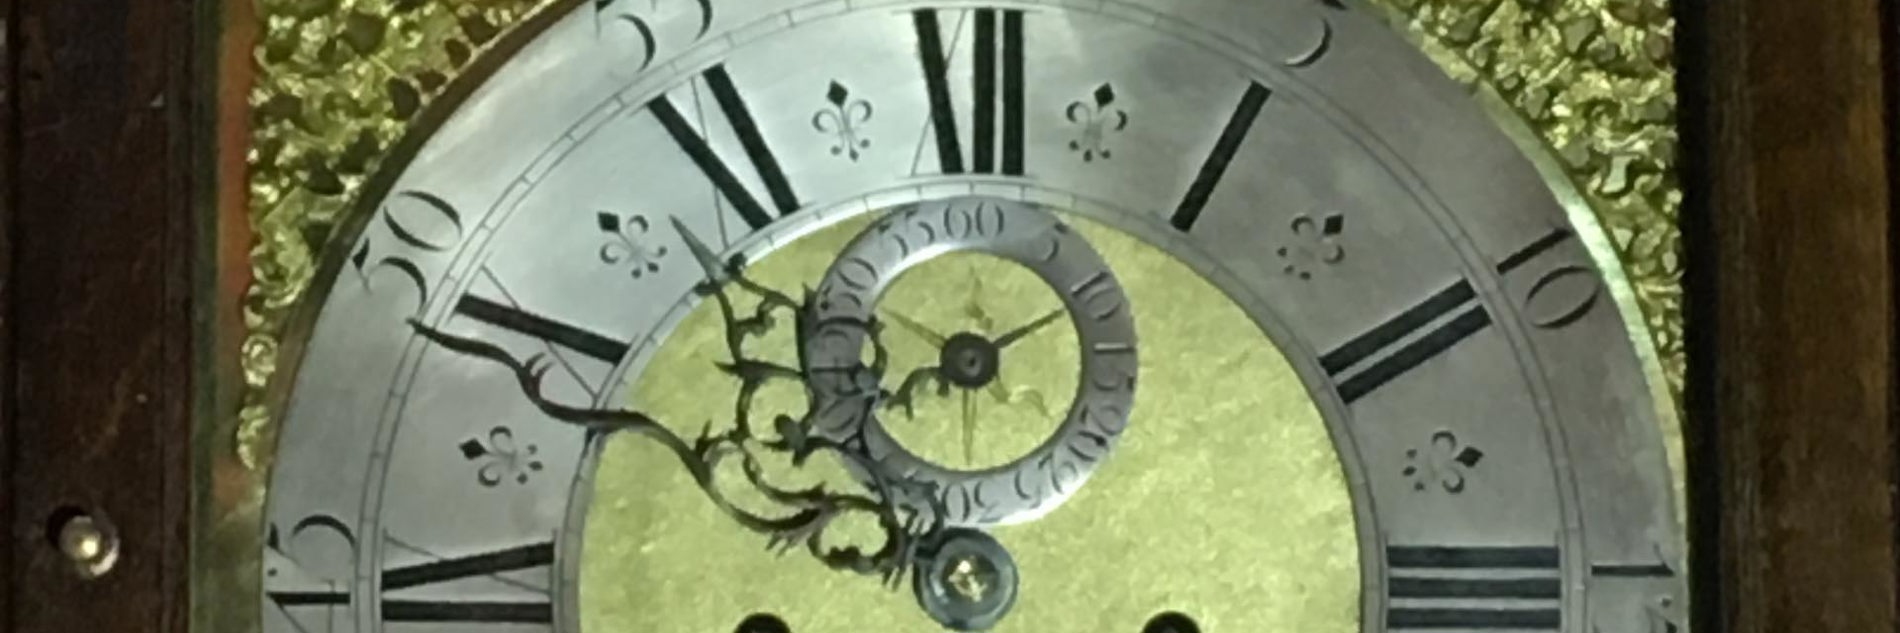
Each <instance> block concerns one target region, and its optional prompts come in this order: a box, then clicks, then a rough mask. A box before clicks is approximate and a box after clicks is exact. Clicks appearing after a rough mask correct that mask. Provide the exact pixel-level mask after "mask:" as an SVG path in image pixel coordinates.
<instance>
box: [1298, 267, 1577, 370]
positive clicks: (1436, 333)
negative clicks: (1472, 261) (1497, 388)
mask: <svg viewBox="0 0 1900 633" xmlns="http://www.w3.org/2000/svg"><path fill="white" fill-rule="evenodd" d="M1570 237H1571V234H1570V232H1569V231H1564V230H1556V231H1552V232H1551V233H1549V234H1546V235H1545V236H1543V237H1541V238H1539V239H1538V240H1537V241H1536V242H1533V243H1531V245H1529V246H1526V247H1524V248H1523V249H1522V250H1519V251H1517V252H1515V253H1512V254H1511V255H1510V256H1509V257H1506V258H1504V260H1503V261H1502V262H1499V263H1498V266H1497V270H1498V274H1500V275H1502V274H1506V273H1509V272H1511V271H1512V270H1515V269H1516V268H1517V267H1519V266H1522V265H1523V264H1524V263H1525V262H1528V261H1530V260H1531V259H1533V258H1536V257H1537V256H1538V255H1540V254H1542V253H1544V252H1545V251H1548V250H1550V249H1551V248H1552V247H1554V246H1556V245H1557V244H1560V243H1562V242H1563V241H1564V240H1567V239H1569V238H1570ZM1476 298H1477V292H1476V291H1475V290H1473V289H1472V287H1471V281H1470V280H1467V279H1459V280H1458V281H1456V282H1454V283H1452V284H1451V285H1450V286H1447V287H1445V288H1444V289H1442V290H1439V291H1438V292H1436V293H1433V294H1432V296H1430V297H1428V298H1426V299H1425V300H1424V301H1423V302H1420V303H1418V304H1416V305H1413V306H1412V307H1410V308H1407V309H1406V310H1405V311H1404V312H1400V313H1399V314H1398V316H1395V317H1393V318H1392V319H1391V320H1389V321H1386V322H1384V323H1381V324H1379V325H1377V326H1375V327H1373V328H1372V329H1371V330H1368V331H1366V333H1364V334H1361V335H1359V336H1358V337H1355V338H1353V339H1352V340H1350V341H1347V342H1346V343H1345V344H1344V345H1340V346H1339V347H1338V348H1335V349H1334V350H1333V351H1331V352H1327V353H1326V354H1325V355H1324V356H1321V357H1320V367H1322V368H1324V369H1325V370H1326V373H1327V374H1328V375H1331V376H1332V377H1333V379H1334V381H1335V384H1336V385H1337V389H1338V390H1339V397H1340V398H1341V399H1343V400H1345V401H1346V403H1347V404H1351V403H1353V402H1354V401H1357V400H1358V399H1360V398H1362V397H1365V396H1366V394H1370V393H1372V392H1373V391H1375V390H1377V389H1378V388H1379V387H1382V386H1385V384H1386V383H1389V382H1391V381H1392V380H1393V379H1394V378H1398V377H1399V376H1401V375H1404V374H1405V373H1406V372H1409V371H1411V370H1413V369H1415V368H1417V367H1418V366H1419V365H1423V364H1425V362H1426V361H1429V360H1431V359H1432V358H1434V357H1436V356H1438V355H1439V354H1441V353H1444V352H1445V350H1448V349H1451V348H1452V346H1454V345H1457V344H1458V343H1459V342H1461V341H1463V340H1465V339H1467V338H1470V337H1471V335H1473V334H1476V333H1478V332H1480V331H1482V330H1484V329H1485V328H1487V327H1490V325H1491V313H1489V312H1487V311H1485V309H1484V306H1483V305H1480V304H1478V303H1476V302H1475V299H1476ZM1388 350H1389V353H1387V352H1388ZM1382 353H1383V354H1384V355H1383V356H1380V354H1382ZM1375 356H1378V357H1379V358H1378V359H1377V360H1370V359H1372V358H1373V357H1375ZM1369 360H1370V362H1367V361H1369Z"/></svg>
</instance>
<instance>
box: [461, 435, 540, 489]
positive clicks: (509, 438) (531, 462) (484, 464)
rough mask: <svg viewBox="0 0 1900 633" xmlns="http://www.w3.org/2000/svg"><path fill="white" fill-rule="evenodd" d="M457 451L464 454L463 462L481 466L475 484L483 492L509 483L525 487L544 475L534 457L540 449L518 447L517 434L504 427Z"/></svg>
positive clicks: (472, 440)
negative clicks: (541, 474) (537, 474)
mask: <svg viewBox="0 0 1900 633" xmlns="http://www.w3.org/2000/svg"><path fill="white" fill-rule="evenodd" d="M457 448H459V449H461V450H462V458H463V459H466V460H468V461H471V462H481V466H480V468H478V469H476V471H475V481H476V482H478V483H480V484H481V485H482V487H484V488H493V487H495V486H499V485H501V482H503V481H507V480H509V479H513V480H515V483H518V484H523V485H526V484H527V483H528V477H529V475H530V474H533V473H538V472H541V469H542V467H543V465H542V463H541V460H538V459H535V458H534V455H535V453H536V452H539V451H540V449H539V448H538V447H536V446H535V445H533V444H526V445H517V444H515V432H514V431H513V430H510V429H509V428H508V427H505V426H498V427H495V428H494V429H493V430H490V431H489V432H488V437H487V438H486V439H482V438H470V439H468V440H467V441H464V442H462V443H461V444H460V445H458V446H457Z"/></svg>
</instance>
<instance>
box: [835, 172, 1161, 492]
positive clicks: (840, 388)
mask: <svg viewBox="0 0 1900 633" xmlns="http://www.w3.org/2000/svg"><path fill="white" fill-rule="evenodd" d="M959 251H975V252H981V253H987V254H990V255H995V256H998V257H1001V258H1003V259H1006V260H1009V261H1012V262H1015V263H1017V264H1020V265H1022V266H1024V267H1027V268H1028V269H1030V270H1031V271H1033V272H1035V273H1036V275H1037V276H1039V277H1040V278H1041V279H1042V280H1043V282H1044V283H1047V284H1049V286H1050V287H1051V288H1053V289H1055V290H1056V292H1057V294H1059V295H1060V296H1061V297H1062V302H1063V306H1064V308H1065V309H1066V310H1067V311H1068V313H1069V316H1070V320H1071V321H1072V322H1073V323H1074V325H1075V329H1076V335H1077V338H1078V342H1079V344H1080V345H1081V347H1082V350H1083V357H1082V367H1081V376H1080V380H1079V381H1078V383H1077V389H1076V394H1075V397H1074V400H1073V401H1072V403H1071V404H1070V406H1069V409H1068V413H1067V415H1065V416H1064V418H1063V420H1062V423H1061V425H1060V426H1059V427H1058V429H1057V430H1056V432H1055V433H1054V434H1053V435H1052V436H1050V438H1049V439H1048V440H1047V441H1045V442H1043V443H1042V445H1040V446H1038V447H1036V448H1035V449H1034V450H1031V451H1030V452H1029V453H1028V454H1026V455H1023V456H1021V457H1019V458H1017V459H1015V460H1013V461H1011V462H1009V463H1007V464H1004V465H1002V466H998V467H995V468H988V469H982V470H974V471H965V470H953V469H950V468H946V467H944V466H942V465H940V464H936V463H933V462H931V461H929V460H926V459H924V458H922V457H919V456H918V455H917V454H916V453H914V452H912V451H910V450H909V449H907V448H905V447H904V446H903V445H902V444H900V443H899V442H898V441H897V440H896V439H895V438H894V437H892V435H891V433H890V431H889V430H888V429H886V428H885V427H884V424H883V422H882V421H880V420H879V418H878V416H877V414H876V413H875V412H874V411H865V410H863V409H860V408H856V407H847V406H832V402H831V401H833V400H836V401H840V402H841V401H842V400H843V399H845V398H852V397H856V396H855V393H856V385H855V384H854V383H853V381H852V379H851V377H850V376H849V375H848V374H847V373H845V372H838V371H823V370H824V369H827V368H854V367H856V366H858V364H859V362H858V359H859V357H860V355H861V354H862V349H863V347H864V345H865V342H866V341H865V328H863V327H862V326H860V325H858V324H862V323H868V322H871V320H872V319H873V314H874V313H875V308H876V306H877V302H878V298H879V297H880V296H881V295H883V293H884V291H885V290H886V289H887V288H889V287H890V285H891V284H892V283H894V282H896V281H897V280H898V278H899V277H900V276H901V275H903V273H904V271H905V270H908V269H910V268H911V267H914V266H917V265H918V264H922V263H924V262H925V261H929V260H930V259H932V258H935V257H938V256H940V255H944V254H947V253H953V252H959ZM816 300H817V302H816V304H815V308H816V312H815V314H814V315H813V321H814V323H815V325H814V327H815V330H814V331H813V333H812V334H811V336H809V337H807V338H806V341H805V343H804V345H803V347H804V350H803V351H804V353H803V354H802V356H803V357H804V362H805V363H806V369H807V373H808V374H809V375H811V376H812V381H813V383H814V384H813V385H812V389H811V392H812V395H813V397H814V398H815V400H814V402H813V409H814V410H815V411H817V412H819V413H818V414H817V417H816V418H815V419H814V420H813V432H814V433H815V434H817V435H819V436H821V437H825V438H827V439H829V440H831V441H834V442H839V443H841V444H846V445H849V444H850V443H851V442H853V441H861V442H862V449H863V450H864V452H865V455H866V457H868V458H869V461H870V462H871V463H874V464H877V466H878V467H879V468H880V469H882V470H883V471H884V472H883V473H881V474H882V475H883V476H884V477H891V478H897V479H903V480H910V481H914V482H919V483H927V484H931V487H932V488H934V489H935V494H936V495H938V500H939V501H940V507H942V508H943V512H944V513H945V516H944V517H942V518H943V520H944V522H945V523H946V524H948V525H952V526H961V527H985V526H992V525H1008V524H1013V523H1022V522H1025V521H1030V520H1033V519H1036V518H1038V517H1040V516H1042V515H1044V514H1046V513H1048V512H1049V511H1050V510H1053V509H1054V508H1055V507H1056V506H1058V505H1061V503H1062V502H1063V501H1064V500H1066V499H1068V497H1069V496H1070V495H1071V494H1073V493H1074V492H1075V490H1076V489H1077V488H1078V487H1080V486H1081V485H1082V484H1083V482H1085V481H1086V480H1087V479H1088V477H1089V475H1090V473H1092V472H1094V470H1095V468H1096V467H1097V466H1098V465H1099V464H1100V463H1101V462H1102V460H1103V459H1105V458H1106V457H1107V456H1108V453H1109V452H1110V450H1112V449H1113V448H1114V444H1115V440H1116V438H1118V437H1119V436H1120V435H1121V433H1122V430H1123V429H1125V428H1126V427H1127V425H1128V414H1129V412H1130V410H1131V409H1132V408H1133V406H1134V398H1135V375H1136V371H1137V370H1136V364H1137V363H1136V360H1137V359H1136V352H1135V344H1136V341H1135V323H1134V318H1133V316H1132V315H1131V314H1130V312H1129V309H1128V305H1127V297H1126V295H1124V293H1123V292H1122V290H1121V286H1120V285H1119V284H1118V283H1117V282H1116V280H1115V275H1114V273H1113V272H1111V271H1110V270H1109V269H1108V265H1107V264H1106V263H1104V262H1103V261H1102V257H1101V255H1099V254H1098V253H1096V252H1095V250H1094V249H1093V248H1091V247H1090V246H1089V244H1088V242H1086V241H1085V240H1083V239H1082V237H1081V236H1080V235H1078V234H1077V233H1076V232H1075V231H1073V230H1071V229H1070V228H1069V227H1068V226H1067V225H1065V224H1063V223H1062V222H1061V221H1060V220H1058V219H1056V217H1055V216H1054V215H1053V214H1051V213H1049V212H1047V211H1044V210H1042V209H1041V208H1040V207H1038V206H1035V205H1032V204H1026V203H1021V202H1014V201H1009V200H1003V199H998V198H982V197H966V198H952V199H949V200H939V201H931V202H924V203H919V204H914V205H910V206H908V207H907V208H902V209H898V210H895V211H893V212H891V213H890V214H889V215H886V216H885V217H884V218H883V219H881V220H879V221H877V222H876V223H874V224H873V225H872V226H871V227H870V228H869V229H867V230H865V231H864V232H863V233H861V234H859V235H858V237H857V238H856V239H854V240H853V241H852V242H851V244H850V245H848V246H846V247H845V250H844V252H842V253H840V254H839V256H838V259H837V260H836V261H835V262H834V263H833V264H832V266H831V268H830V269H829V270H828V271H827V272H826V274H825V279H824V281H823V282H822V283H820V284H819V286H818V289H817V296H816ZM857 474H858V475H859V476H860V477H867V478H869V477H870V476H871V474H870V473H857ZM918 505H922V504H918Z"/></svg>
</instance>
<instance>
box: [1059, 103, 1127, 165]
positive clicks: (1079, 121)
mask: <svg viewBox="0 0 1900 633" xmlns="http://www.w3.org/2000/svg"><path fill="white" fill-rule="evenodd" d="M1114 106H1115V87H1114V86H1111V85H1109V84H1102V85H1101V87H1098V88H1096V89H1095V93H1094V94H1092V95H1091V96H1090V100H1089V101H1080V100H1078V101H1075V102H1074V103H1070V104H1069V109H1068V112H1067V115H1068V118H1069V122H1070V123H1074V124H1076V125H1079V126H1081V127H1082V135H1081V136H1080V137H1078V138H1076V139H1075V140H1072V141H1069V150H1070V151H1074V152H1080V153H1081V154H1082V162H1085V163H1086V162H1094V160H1095V159H1096V158H1097V157H1099V158H1101V159H1102V160H1108V159H1109V158H1113V157H1114V154H1112V153H1111V150H1109V148H1108V147H1107V146H1106V145H1105V143H1106V142H1107V140H1108V139H1107V136H1108V134H1109V133H1110V132H1120V131H1122V130H1125V129H1128V112H1126V111H1124V110H1122V109H1121V108H1117V107H1114Z"/></svg>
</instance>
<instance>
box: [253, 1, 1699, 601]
mask: <svg viewBox="0 0 1900 633" xmlns="http://www.w3.org/2000/svg"><path fill="white" fill-rule="evenodd" d="M545 11H547V12H548V13H547V14H546V15H544V16H543V18H542V19H537V20H534V21H532V23H531V25H530V26H526V27H523V29H524V31H523V32H522V33H519V34H517V35H518V36H519V37H520V38H521V39H520V41H521V42H522V45H520V46H519V47H513V46H510V47H503V48H505V49H506V50H505V52H501V51H502V49H497V51H498V52H495V53H492V54H494V55H505V57H506V58H505V59H497V60H496V62H497V63H498V64H499V65H498V66H496V67H495V68H494V70H493V72H492V73H486V74H485V75H484V76H482V77H478V78H471V79H469V81H470V82H471V89H472V92H471V93H470V94H469V96H468V97H467V98H466V99H463V100H459V101H458V102H457V103H456V104H454V105H455V107H454V108H453V109H452V110H445V111H443V112H440V113H438V114H439V115H440V116H441V117H442V119H441V124H440V126H439V128H436V129H433V130H432V132H431V135H430V136H429V137H428V138H427V139H426V141H425V142H423V143H422V144H421V145H420V149H419V150H418V152H417V153H416V154H415V155H414V156H411V157H404V158H405V160H391V161H389V162H388V163H387V164H388V165H392V167H390V170H391V171H390V172H389V173H388V174H385V178H387V179H388V180H387V182H389V183H392V184H391V185H390V186H389V187H387V189H386V191H380V192H379V193H377V194H376V195H374V196H373V199H368V200H365V201H364V204H363V205H362V213H363V215H362V216H361V217H358V218H356V219H355V222H354V223H353V224H352V226H355V227H359V228H360V230H355V231H353V232H351V233H350V234H347V235H345V239H344V240H343V241H342V242H340V243H339V244H338V245H337V246H335V249H336V253H335V255H334V256H333V257H332V258H331V264H332V265H331V266H329V267H328V268H327V269H326V270H327V271H328V275H327V276H326V277H324V278H323V279H321V280H320V281H319V282H318V286H317V289H318V295H317V297H316V298H315V299H313V300H312V301H311V306H312V309H313V310H315V312H314V313H313V314H315V316H314V318H313V319H312V320H311V323H312V325H311V326H310V329H309V332H307V336H306V338H305V339H304V343H303V349H304V351H303V353H302V356H301V359H300V361H299V362H298V363H297V365H296V367H295V368H294V372H293V373H292V374H291V375H289V376H286V377H285V378H286V379H287V380H290V381H291V382H290V383H289V384H290V385H291V388H290V391H289V394H290V396H289V398H288V399H287V400H286V401H285V402H284V404H283V414H282V420H283V431H282V434H281V439H280V445H279V447H278V449H277V458H276V466H275V470H274V472H273V473H272V475H271V482H270V488H269V502H268V508H267V511H266V522H267V524H268V525H267V532H266V535H265V542H266V545H267V548H268V551H267V552H266V553H265V561H264V570H263V573H264V579H263V586H264V592H263V595H262V596H260V597H259V599H260V600H261V605H262V609H263V611H264V630H265V631H267V632H268V633H292V632H301V633H313V632H317V631H323V632H341V631H353V632H371V631H382V632H391V633H395V632H402V633H411V632H413V633H430V632H437V631H441V632H449V631H454V632H458V633H468V632H476V633H491V632H492V633H530V632H555V631H558V632H561V633H582V632H585V633H603V632H613V631H655V632H657V633H723V632H727V631H739V632H751V633H769V632H774V631H799V632H806V631H809V632H814V633H846V632H855V631H866V630H889V631H897V630H916V631H926V630H941V629H951V630H997V631H1044V632H1060V631H1075V632H1077V633H1080V632H1083V631H1130V632H1135V631H1146V632H1152V633H1161V632H1173V633H1189V632H1193V631H1203V630H1205V631H1212V632H1218V631H1303V632H1312V631H1340V632H1345V631H1354V630H1360V631H1410V630H1510V631H1576V632H1583V631H1602V632H1605V633H1609V632H1621V631H1634V632H1644V633H1647V632H1651V631H1657V632H1660V631H1676V630H1680V628H1681V626H1682V625H1681V618H1680V613H1681V611H1682V608H1683V605H1682V604H1681V602H1682V600H1684V599H1685V596H1684V594H1683V592H1682V588H1683V579H1682V578H1681V577H1680V575H1679V570H1680V569H1681V565H1680V564H1679V563H1680V561H1681V551H1680V549H1681V548H1680V544H1679V540H1680V536H1679V534H1680V532H1679V528H1678V527H1677V519H1676V516H1675V514H1674V505H1673V501H1672V497H1671V489H1670V485H1669V482H1670V481H1671V477H1670V475H1669V471H1668V465H1667V460H1666V455H1665V449H1664V444H1663V442H1662V439H1661V438H1662V434H1661V432H1660V431H1659V423H1658V414H1657V411H1658V406H1657V403H1656V402H1655V401H1654V400H1653V398H1652V396H1651V394H1652V385H1651V384H1650V383H1649V382H1648V380H1647V379H1646V375H1647V374H1646V373H1645V372H1644V371H1643V366H1642V364H1641V362H1640V361H1639V355H1638V353H1637V350H1636V347H1635V346H1634V345H1632V343H1631V341H1632V340H1633V338H1632V333H1631V332H1629V331H1628V330H1627V329H1626V327H1625V325H1624V323H1625V321H1624V319H1623V318H1622V316H1621V312H1620V311H1619V305H1618V300H1617V297H1616V296H1615V294H1616V293H1613V292H1612V291H1611V290H1610V288H1611V287H1612V285H1611V284H1610V283H1608V282H1606V279H1605V277H1604V275H1603V274H1602V273H1601V272H1600V271H1601V268H1600V267H1599V266H1598V265H1596V264H1595V263H1593V261H1592V259H1591V256H1590V252H1589V250H1588V249H1587V248H1586V243H1587V242H1588V241H1589V240H1593V239H1598V238H1599V237H1600V236H1597V235H1595V234H1593V233H1592V231H1594V230H1595V229H1594V228H1592V227H1590V226H1578V225H1573V223H1572V222H1571V221H1570V219H1569V217H1568V216H1567V214H1566V212H1565V209H1564V207H1563V206H1562V205H1560V204H1559V203H1558V201H1557V198H1556V196H1555V195H1553V193H1552V192H1551V189H1550V188H1549V187H1548V186H1547V185H1546V184H1545V180H1544V179H1543V178H1542V177H1541V176H1540V174H1539V172H1538V171H1537V169H1536V168H1535V167H1534V166H1533V164H1532V162H1531V161H1529V160H1527V159H1526V158H1525V157H1524V155H1523V154H1522V153H1521V152H1520V150H1519V147H1518V146H1517V145H1516V144H1515V143H1513V142H1512V141H1511V139H1510V137H1509V136H1508V135H1507V134H1506V133H1505V132H1504V131H1501V129H1500V127H1499V124H1498V123H1496V122H1494V120H1493V119H1492V118H1490V117H1489V116H1487V115H1486V113H1485V110H1484V108H1483V107H1482V106H1481V105H1480V104H1479V103H1478V102H1477V101H1476V100H1474V99H1473V98H1472V97H1471V96H1469V95H1468V94H1467V93H1466V92H1465V91H1464V90H1463V89H1462V88H1460V87H1459V86H1458V85H1457V84H1455V83H1453V82H1452V81H1450V80H1449V79H1447V78H1446V77H1445V76H1444V75H1443V73H1442V72H1441V71H1439V70H1438V69H1437V67H1435V66H1433V65H1432V64H1431V63H1430V62H1429V61H1427V60H1426V59H1425V58H1424V57H1423V56H1422V55H1421V54H1419V53H1418V52H1417V51H1416V50H1415V49H1414V48H1413V47H1412V46H1411V45H1410V44H1409V43H1407V42H1406V41H1405V40H1404V39H1403V38H1401V37H1400V36H1399V35H1397V34H1396V33H1394V32H1393V31H1391V30H1390V28H1389V27H1388V26H1387V25H1386V24H1385V23H1384V22H1383V21H1382V20H1381V19H1380V17H1379V16H1378V15H1377V14H1376V13H1372V12H1369V11H1368V10H1364V9H1361V8H1358V7H1356V6H1354V5H1352V4H1351V3H1340V2H1313V1H1308V0H1250V1H1240V0H1167V1H1156V0H1140V1H1137V0H1086V1H1085V0H1016V1H1010V2H1002V1H998V0H985V1H983V2H961V1H956V0H933V1H909V0H905V1H896V0H868V1H867V0H799V1H797V2H793V1H789V0H696V1H695V0H588V1H587V2H578V1H574V2H563V3H556V4H555V5H553V6H550V7H549V8H547V9H545Z"/></svg>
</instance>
